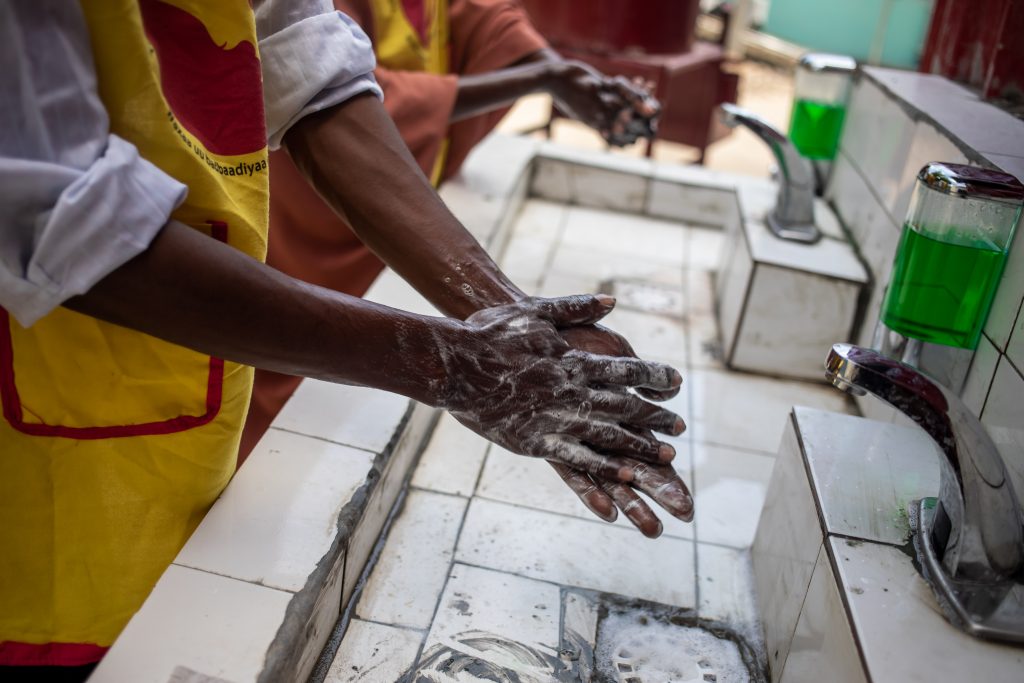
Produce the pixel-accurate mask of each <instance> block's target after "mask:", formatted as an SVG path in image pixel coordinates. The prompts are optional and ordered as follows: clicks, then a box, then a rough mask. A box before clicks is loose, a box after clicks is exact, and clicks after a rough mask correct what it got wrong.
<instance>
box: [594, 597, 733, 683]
mask: <svg viewBox="0 0 1024 683" xmlns="http://www.w3.org/2000/svg"><path fill="white" fill-rule="evenodd" d="M595 654H596V663H597V669H598V672H599V674H600V677H601V680H602V681H608V682H609V683H612V682H614V683H750V681H751V678H750V673H749V671H748V670H747V666H746V664H744V662H743V657H742V656H741V654H740V651H739V648H738V647H737V646H736V643H734V642H733V641H731V640H727V639H723V638H719V637H717V636H716V635H715V634H713V633H711V632H709V631H706V630H704V629H703V628H700V627H699V626H683V625H678V624H673V623H669V622H665V621H660V620H656V619H652V618H649V617H647V616H645V615H640V614H629V613H625V614H622V613H620V614H610V615H608V616H607V617H606V618H605V619H604V620H603V621H602V623H601V629H600V633H599V635H598V644H597V651H596V653H595Z"/></svg>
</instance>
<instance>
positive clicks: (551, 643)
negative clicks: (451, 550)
mask: <svg viewBox="0 0 1024 683" xmlns="http://www.w3.org/2000/svg"><path fill="white" fill-rule="evenodd" d="M560 600H561V595H560V590H559V588H558V586H555V585H552V584H549V583H544V582H541V581H532V580H530V579H525V578H522V577H518V576H512V575H510V574H505V573H501V572H495V571H488V570H486V569H479V568H477V567H468V566H466V565H462V564H456V565H455V566H454V567H453V568H452V573H451V576H450V577H449V579H448V584H447V586H446V587H445V591H444V595H443V596H442V598H441V604H440V607H439V609H438V613H437V617H436V618H435V619H434V623H433V625H432V626H431V628H430V633H429V634H428V635H427V641H426V645H425V647H424V650H423V655H422V657H421V658H420V662H419V672H420V675H423V676H426V674H425V672H432V671H436V670H438V669H440V670H442V671H443V670H445V667H451V664H452V661H451V660H453V659H454V660H455V661H456V662H459V661H460V660H465V659H477V660H482V661H483V662H487V663H488V664H489V665H492V666H494V667H497V668H504V669H510V670H512V671H514V672H516V673H517V674H519V676H520V677H521V678H522V680H523V681H530V682H533V681H545V680H552V677H551V674H553V673H554V672H555V671H556V665H555V662H557V660H558V648H559V635H560V634H559V619H560V617H561V614H560V613H561V605H560ZM523 648H526V649H528V650H529V651H531V652H532V654H533V655H534V656H533V657H531V659H534V660H535V665H533V666H531V665H530V664H528V663H526V662H525V661H524V658H523V657H522V654H521V651H522V649H523ZM545 676H547V677H545ZM416 680H421V679H420V678H417V679H416ZM422 680H435V679H433V678H426V677H425V678H423V679H422ZM443 680H460V681H469V680H475V679H472V678H468V677H465V676H463V677H458V678H451V677H450V675H449V677H445V678H444V679H443ZM502 680H505V679H504V678H503V679H502ZM515 680H520V679H519V678H516V679H515Z"/></svg>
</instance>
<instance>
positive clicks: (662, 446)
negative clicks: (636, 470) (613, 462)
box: [558, 414, 676, 464]
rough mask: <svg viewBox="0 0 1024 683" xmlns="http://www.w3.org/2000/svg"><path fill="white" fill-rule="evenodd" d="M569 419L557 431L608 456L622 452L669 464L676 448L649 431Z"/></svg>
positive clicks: (584, 419)
mask: <svg viewBox="0 0 1024 683" xmlns="http://www.w3.org/2000/svg"><path fill="white" fill-rule="evenodd" d="M580 417H581V418H583V419H578V420H570V421H568V422H566V423H565V424H564V425H562V426H560V427H559V429H558V431H559V432H560V433H562V434H568V435H569V436H571V437H573V438H574V439H576V440H577V441H581V442H583V443H585V444H587V445H588V446H590V447H591V448H593V449H595V450H597V451H599V452H601V453H608V454H610V455H622V456H627V457H630V458H635V459H637V460H643V461H646V462H653V463H660V464H664V463H668V462H672V459H673V458H674V457H675V455H676V449H674V448H673V447H672V446H670V445H668V444H667V443H661V442H660V441H658V440H657V439H655V438H654V435H653V434H651V433H650V432H649V431H648V432H646V433H637V432H634V431H631V430H627V429H624V428H622V427H620V426H619V425H618V424H615V423H614V422H606V421H604V420H592V419H587V416H584V415H582V414H581V415H580Z"/></svg>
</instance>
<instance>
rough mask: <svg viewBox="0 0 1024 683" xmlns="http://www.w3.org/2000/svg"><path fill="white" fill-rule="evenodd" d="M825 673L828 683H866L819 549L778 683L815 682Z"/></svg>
mask: <svg viewBox="0 0 1024 683" xmlns="http://www.w3.org/2000/svg"><path fill="white" fill-rule="evenodd" d="M826 671H827V672H828V674H827V680H829V681H830V683H867V682H868V678H867V676H865V674H864V668H863V665H862V664H861V661H860V655H859V653H858V651H857V644H856V642H855V641H854V639H853V633H852V632H851V631H850V625H849V622H848V621H847V617H846V609H845V608H844V607H843V599H842V597H841V596H840V593H839V587H838V585H837V584H836V578H835V574H833V572H832V567H831V565H830V563H829V559H828V554H827V553H826V551H825V548H824V546H823V547H822V549H821V552H820V553H819V554H818V562H817V564H816V565H815V567H814V575H813V576H812V577H811V584H810V586H809V587H808V589H807V597H806V598H805V599H804V605H803V609H802V610H801V611H800V619H799V621H797V624H796V631H795V632H794V633H793V644H792V646H791V647H790V650H789V657H787V658H786V665H785V668H784V669H783V670H782V679H781V681H782V683H805V682H809V681H819V680H822V674H823V673H824V672H826Z"/></svg>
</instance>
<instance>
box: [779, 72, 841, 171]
mask: <svg viewBox="0 0 1024 683" xmlns="http://www.w3.org/2000/svg"><path fill="white" fill-rule="evenodd" d="M856 68H857V62H856V61H854V59H853V58H852V57H847V56H845V55H831V54H826V53H823V52H809V53H807V54H805V55H804V56H803V57H801V58H800V62H799V63H798V64H797V67H796V77H795V83H794V93H793V113H792V116H791V117H790V121H789V139H790V140H792V141H793V145H795V146H796V148H797V149H798V150H800V154H802V155H804V156H805V157H807V158H808V159H815V160H821V161H832V160H833V159H835V156H836V150H837V149H839V136H840V134H841V133H842V132H843V120H844V119H845V118H846V105H847V100H848V99H849V96H850V83H851V82H852V80H853V72H854V71H855V70H856Z"/></svg>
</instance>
